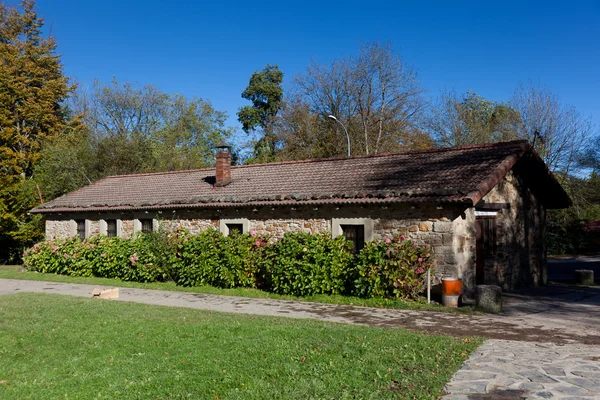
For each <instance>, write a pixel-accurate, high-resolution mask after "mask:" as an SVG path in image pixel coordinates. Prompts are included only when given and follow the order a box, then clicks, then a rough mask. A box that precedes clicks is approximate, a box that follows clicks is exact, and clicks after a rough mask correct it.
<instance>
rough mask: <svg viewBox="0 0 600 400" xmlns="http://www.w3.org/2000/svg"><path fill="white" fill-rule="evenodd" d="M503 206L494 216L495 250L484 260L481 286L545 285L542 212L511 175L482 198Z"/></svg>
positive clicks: (514, 286)
mask: <svg viewBox="0 0 600 400" xmlns="http://www.w3.org/2000/svg"><path fill="white" fill-rule="evenodd" d="M483 201H484V202H485V203H504V204H507V205H508V206H507V208H504V209H502V210H499V211H498V213H497V217H496V221H497V222H496V224H497V249H496V252H495V254H493V255H492V256H491V257H488V258H486V259H485V274H484V276H485V281H486V282H485V283H489V284H497V285H499V286H501V287H502V288H504V289H511V288H516V287H520V286H530V285H534V286H537V285H541V284H544V283H545V282H546V248H545V237H546V210H545V208H544V207H543V205H542V204H541V203H540V202H539V201H538V200H537V199H536V198H535V197H534V196H533V194H532V193H531V191H530V190H529V189H528V188H527V187H526V186H525V185H524V184H523V183H522V182H521V180H520V179H519V178H518V177H517V176H516V175H515V174H513V173H512V172H509V173H508V174H507V175H506V177H505V178H504V179H503V180H502V181H501V182H499V183H498V184H497V185H496V186H495V187H494V188H493V189H492V190H491V191H490V192H489V193H488V194H487V195H486V196H485V197H484V198H483Z"/></svg>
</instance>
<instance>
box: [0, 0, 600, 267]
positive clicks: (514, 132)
mask: <svg viewBox="0 0 600 400" xmlns="http://www.w3.org/2000/svg"><path fill="white" fill-rule="evenodd" d="M42 27H43V19H42V18H40V16H38V14H37V11H36V8H35V4H34V2H33V1H32V0H25V1H23V2H22V4H21V6H20V7H18V8H15V7H9V6H7V5H4V4H3V3H0V61H1V65H2V68H0V263H3V262H19V261H20V254H21V253H22V251H23V249H24V248H25V247H28V246H30V245H31V244H33V243H35V242H37V241H39V240H41V239H42V238H43V223H42V219H41V217H40V216H39V215H35V216H34V215H29V214H28V211H29V210H30V209H31V208H33V207H35V206H37V205H39V204H40V203H42V202H45V201H48V200H51V199H53V198H55V197H58V196H61V195H63V194H65V193H67V192H70V191H72V190H75V189H77V188H79V187H82V186H84V185H87V184H89V183H91V182H93V181H94V180H97V179H100V178H103V177H106V176H109V175H117V174H129V173H140V172H155V171H172V170H181V169H194V168H202V167H208V166H211V165H213V164H214V146H215V145H216V144H217V143H219V142H220V141H222V140H226V141H229V142H230V143H232V144H233V145H234V148H235V157H234V161H235V162H236V163H246V164H248V163H264V162H272V161H282V160H298V159H307V158H322V157H342V156H345V155H346V153H347V151H348V148H347V138H346V133H345V131H344V129H346V130H347V133H348V137H349V140H350V152H351V154H352V155H363V154H375V153H381V152H397V151H405V150H419V149H426V148H430V147H435V146H463V145H470V144H479V143H489V142H497V141H505V140H514V139H527V140H529V141H530V142H531V143H533V144H534V147H535V149H536V151H537V152H538V153H539V154H540V156H541V157H542V158H543V159H544V160H545V161H546V163H547V164H548V166H549V168H550V169H551V170H552V171H553V173H554V174H555V175H556V176H557V177H558V179H559V180H560V181H561V183H562V184H563V185H564V187H565V188H566V189H567V191H568V192H569V194H570V195H571V198H572V199H573V203H574V204H573V207H571V208H569V209H567V210H551V212H550V213H549V240H550V242H549V243H548V248H549V252H550V253H551V254H567V253H581V252H589V251H594V249H590V248H587V247H586V246H587V245H586V241H585V237H584V236H585V235H584V232H583V230H582V227H583V224H585V223H586V222H588V221H593V220H598V219H600V176H599V175H598V172H599V171H600V137H599V136H598V130H597V127H596V126H594V124H593V123H592V120H591V118H589V117H588V116H585V115H581V114H580V113H579V112H578V111H577V110H576V109H575V108H574V107H572V106H570V105H569V104H565V103H564V102H563V101H562V100H561V99H560V98H559V97H558V96H557V95H555V94H554V93H553V92H552V90H551V89H550V88H548V87H545V86H543V85H541V84H538V83H533V82H523V83H518V82H515V89H514V92H513V95H512V97H510V98H508V99H506V100H505V101H502V102H494V101H490V100H488V99H485V98H484V97H482V96H480V95H478V94H477V93H475V92H473V91H468V92H466V93H457V92H456V91H453V90H448V91H445V92H442V93H440V94H439V96H437V97H434V98H432V97H430V96H429V95H428V94H427V93H425V91H424V89H423V88H422V86H421V83H420V80H419V74H418V71H417V69H415V68H414V67H412V66H410V65H408V64H406V63H405V62H404V60H403V59H402V57H401V56H400V55H399V54H398V53H396V52H395V51H394V50H393V47H392V45H391V44H390V43H382V42H375V43H365V44H363V45H362V46H360V47H359V48H358V49H357V52H356V54H355V55H352V56H347V57H341V58H337V59H334V60H333V61H331V62H330V63H328V64H319V63H316V62H311V63H309V64H308V66H307V67H306V70H305V71H304V72H303V73H301V74H298V75H297V76H293V77H287V76H285V74H284V71H281V70H280V69H279V68H278V66H277V65H267V66H265V68H264V69H262V70H260V71H256V72H255V73H254V74H253V75H252V76H251V77H249V83H248V86H247V87H246V88H240V92H241V96H242V97H243V98H244V99H246V100H247V101H248V105H246V106H244V107H242V108H240V109H239V111H238V113H237V117H238V121H239V123H240V125H241V128H242V131H241V132H240V131H238V130H237V129H236V128H235V127H231V126H227V122H226V121H227V117H228V116H227V114H226V113H225V112H223V111H219V110H216V109H214V108H213V106H212V105H211V102H210V101H209V100H207V99H203V98H201V97H193V98H187V97H184V96H182V95H179V94H175V93H164V92H162V91H161V90H160V89H158V88H157V87H155V86H153V85H151V84H148V85H139V84H134V83H128V82H120V81H118V80H117V79H113V80H112V81H110V82H100V81H96V82H95V83H94V84H93V85H92V87H91V88H87V89H84V88H83V87H78V85H77V82H74V81H73V80H72V79H69V78H68V77H67V76H65V75H64V73H63V66H62V64H61V59H60V56H59V55H58V54H57V51H56V49H57V44H56V42H55V40H54V39H53V38H52V37H51V36H44V35H43V34H42ZM284 88H285V90H284ZM331 116H333V117H335V119H334V118H331ZM336 119H337V121H336ZM595 251H598V249H595Z"/></svg>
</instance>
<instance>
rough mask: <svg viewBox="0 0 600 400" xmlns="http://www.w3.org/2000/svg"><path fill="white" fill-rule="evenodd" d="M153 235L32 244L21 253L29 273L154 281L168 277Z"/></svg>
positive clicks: (101, 237) (164, 262) (165, 265)
mask: <svg viewBox="0 0 600 400" xmlns="http://www.w3.org/2000/svg"><path fill="white" fill-rule="evenodd" d="M160 240H161V239H160V238H158V237H157V236H156V235H153V234H149V235H137V236H136V237H135V238H133V239H129V240H128V239H121V238H118V237H114V238H108V237H106V236H101V235H99V236H94V237H92V238H90V239H87V240H85V241H81V240H79V238H77V237H74V238H69V239H55V240H49V241H45V242H42V243H38V244H36V245H34V246H33V247H32V248H31V249H29V250H27V251H26V252H25V254H23V261H24V264H25V267H26V268H27V269H29V270H30V271H37V272H50V273H56V274H62V275H70V276H88V277H89V276H97V277H103V278H116V279H121V280H123V281H135V282H155V281H163V280H167V279H168V278H169V276H170V274H169V271H168V270H167V263H166V260H165V259H164V253H161V252H160V251H158V250H160V249H161V248H160V246H158V245H157V241H160Z"/></svg>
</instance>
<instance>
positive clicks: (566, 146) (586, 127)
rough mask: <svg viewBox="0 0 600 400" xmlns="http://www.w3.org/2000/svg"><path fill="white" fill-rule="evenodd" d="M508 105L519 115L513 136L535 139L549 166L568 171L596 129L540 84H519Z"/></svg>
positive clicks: (586, 119)
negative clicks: (515, 132)
mask: <svg viewBox="0 0 600 400" xmlns="http://www.w3.org/2000/svg"><path fill="white" fill-rule="evenodd" d="M510 105H511V107H513V108H514V109H515V110H517V111H518V112H519V115H520V122H519V124H518V125H517V136H518V137H520V138H524V139H528V140H529V141H530V142H532V143H535V149H536V151H537V152H538V153H539V154H540V156H541V157H542V158H543V159H544V161H545V162H546V164H548V166H549V168H550V169H551V170H560V171H563V172H565V173H567V174H568V173H569V172H570V171H571V169H572V168H573V166H574V165H575V163H576V161H577V158H578V155H579V154H581V152H582V151H584V150H585V149H586V147H587V146H588V145H590V140H591V139H592V138H593V136H594V135H595V133H596V130H595V126H594V124H593V123H592V121H591V119H590V118H589V117H585V116H583V115H581V114H580V113H579V112H578V111H577V109H575V107H572V106H570V105H568V104H565V103H564V102H562V101H561V100H560V99H559V97H558V96H557V95H556V94H554V93H552V92H551V91H550V89H548V88H547V87H544V86H541V85H534V84H533V83H528V84H521V85H519V87H517V89H516V90H515V92H514V95H513V98H512V100H511V102H510Z"/></svg>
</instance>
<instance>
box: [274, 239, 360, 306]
mask: <svg viewBox="0 0 600 400" xmlns="http://www.w3.org/2000/svg"><path fill="white" fill-rule="evenodd" d="M271 250H272V252H271V254H269V257H270V262H269V265H268V267H267V269H266V271H265V281H266V286H267V288H268V290H269V291H272V292H274V293H278V294H293V295H296V296H310V295H314V294H340V293H343V292H344V290H345V286H346V280H347V279H346V275H347V273H348V269H349V266H350V265H351V264H352V260H353V257H352V254H350V251H349V250H350V242H348V241H347V240H346V239H345V238H344V237H342V236H338V237H337V238H335V239H331V236H330V235H328V234H326V233H323V234H318V235H310V234H308V233H286V234H285V235H284V237H283V238H282V239H281V240H279V241H277V242H276V243H275V244H274V245H273V246H272V248H271Z"/></svg>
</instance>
